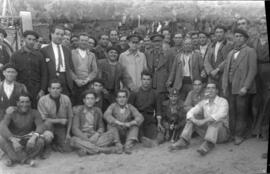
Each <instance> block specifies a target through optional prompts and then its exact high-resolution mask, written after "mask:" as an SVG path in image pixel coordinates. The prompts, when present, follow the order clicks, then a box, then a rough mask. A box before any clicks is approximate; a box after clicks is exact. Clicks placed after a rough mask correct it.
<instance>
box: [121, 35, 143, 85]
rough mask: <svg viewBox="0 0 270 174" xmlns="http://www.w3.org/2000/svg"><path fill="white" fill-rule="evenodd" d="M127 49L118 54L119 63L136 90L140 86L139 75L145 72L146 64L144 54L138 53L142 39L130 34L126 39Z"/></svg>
mask: <svg viewBox="0 0 270 174" xmlns="http://www.w3.org/2000/svg"><path fill="white" fill-rule="evenodd" d="M127 40H128V41H129V42H128V45H129V49H128V50H127V51H125V52H123V53H122V54H120V57H119V62H120V64H121V65H123V66H124V67H125V68H126V69H127V72H128V73H129V75H130V76H131V78H132V81H133V83H134V84H135V85H136V87H137V88H139V87H140V86H141V73H142V71H143V70H147V63H146V58H145V55H144V53H142V52H140V51H139V42H140V40H142V37H141V36H140V35H137V34H132V35H129V36H128V37H127Z"/></svg>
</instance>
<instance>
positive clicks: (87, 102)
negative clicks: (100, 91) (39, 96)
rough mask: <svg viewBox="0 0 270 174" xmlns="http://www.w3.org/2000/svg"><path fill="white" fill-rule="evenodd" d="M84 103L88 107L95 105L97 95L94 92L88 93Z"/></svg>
mask: <svg viewBox="0 0 270 174" xmlns="http://www.w3.org/2000/svg"><path fill="white" fill-rule="evenodd" d="M83 103H84V105H85V106H87V107H93V106H94V105H95V103H96V97H95V96H94V94H87V95H86V96H85V98H84V99H83Z"/></svg>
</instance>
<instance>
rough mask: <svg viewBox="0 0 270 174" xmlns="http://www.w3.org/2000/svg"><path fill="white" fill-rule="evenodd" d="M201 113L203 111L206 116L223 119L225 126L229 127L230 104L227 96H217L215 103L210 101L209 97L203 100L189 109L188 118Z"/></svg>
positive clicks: (216, 119) (218, 119)
mask: <svg viewBox="0 0 270 174" xmlns="http://www.w3.org/2000/svg"><path fill="white" fill-rule="evenodd" d="M199 113H203V117H204V118H209V117H211V118H213V119H214V120H215V121H222V122H224V125H225V126H227V127H229V122H228V113H229V104H228V102H227V100H226V99H225V98H222V97H219V96H216V98H215V99H214V101H213V103H210V102H209V99H204V100H202V101H201V102H199V103H198V104H197V105H196V106H194V107H193V108H191V109H190V110H189V111H188V113H187V119H190V118H192V117H193V118H194V116H195V115H196V114H199ZM195 118H196V117H195Z"/></svg>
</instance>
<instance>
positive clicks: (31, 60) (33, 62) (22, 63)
mask: <svg viewBox="0 0 270 174" xmlns="http://www.w3.org/2000/svg"><path fill="white" fill-rule="evenodd" d="M23 37H24V43H25V44H24V46H23V47H22V48H21V49H20V50H18V51H16V52H15V53H14V54H13V55H12V56H11V59H10V62H11V63H12V64H14V66H15V67H16V69H18V76H17V81H18V82H20V83H23V84H24V85H25V86H26V87H27V89H28V91H29V93H30V96H31V100H32V107H33V108H36V107H37V101H38V99H39V98H40V97H41V96H43V95H44V94H45V91H46V90H47V89H46V88H47V80H48V72H47V66H46V62H45V59H44V58H43V56H42V54H41V53H40V52H39V51H36V50H34V45H35V43H36V41H37V39H38V37H39V35H38V34H37V33H36V32H35V31H32V30H27V31H25V32H24V33H23Z"/></svg>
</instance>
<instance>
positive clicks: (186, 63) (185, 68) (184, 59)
mask: <svg viewBox="0 0 270 174" xmlns="http://www.w3.org/2000/svg"><path fill="white" fill-rule="evenodd" d="M191 55H192V54H191V53H190V54H182V58H181V59H182V62H183V76H186V77H190V67H189V60H190V57H191Z"/></svg>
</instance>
